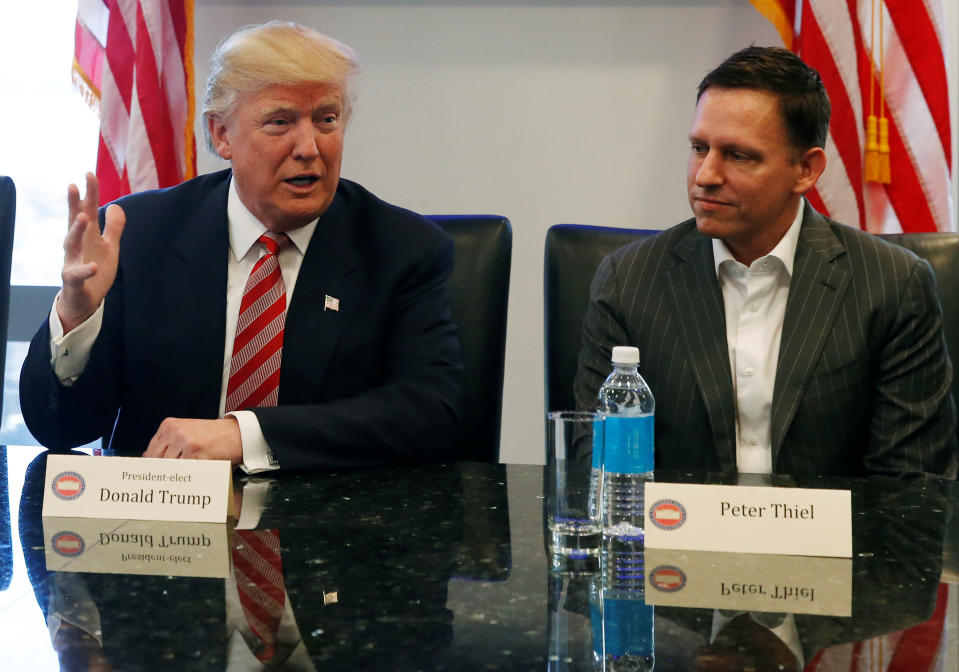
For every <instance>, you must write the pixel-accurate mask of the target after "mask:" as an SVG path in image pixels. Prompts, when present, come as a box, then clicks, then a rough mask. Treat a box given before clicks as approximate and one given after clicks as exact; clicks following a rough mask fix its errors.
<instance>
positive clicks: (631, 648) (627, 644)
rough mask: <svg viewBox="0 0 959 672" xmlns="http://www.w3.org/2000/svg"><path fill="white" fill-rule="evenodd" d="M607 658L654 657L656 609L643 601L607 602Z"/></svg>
mask: <svg viewBox="0 0 959 672" xmlns="http://www.w3.org/2000/svg"><path fill="white" fill-rule="evenodd" d="M603 629H604V630H605V635H606V637H605V643H606V655H607V656H615V657H617V658H618V657H620V656H624V655H626V654H630V655H633V656H650V655H652V653H653V608H652V607H651V606H650V605H648V604H646V603H645V602H644V601H643V600H642V598H639V599H632V600H629V599H626V600H623V599H610V598H606V599H604V600H603Z"/></svg>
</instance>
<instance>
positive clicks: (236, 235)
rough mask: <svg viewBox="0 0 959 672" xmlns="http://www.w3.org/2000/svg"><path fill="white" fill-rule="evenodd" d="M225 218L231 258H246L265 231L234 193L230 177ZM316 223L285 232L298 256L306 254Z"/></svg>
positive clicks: (234, 188) (315, 221) (234, 184)
mask: <svg viewBox="0 0 959 672" xmlns="http://www.w3.org/2000/svg"><path fill="white" fill-rule="evenodd" d="M226 218H227V222H228V226H229V229H230V248H231V249H232V250H233V258H234V259H237V260H240V259H242V258H243V257H245V256H246V254H247V252H249V251H250V248H251V247H253V246H254V245H255V244H256V241H257V239H259V237H260V236H262V235H263V234H264V233H266V231H267V229H266V227H265V226H263V224H261V223H260V220H258V219H257V218H256V217H255V216H254V215H253V213H252V212H250V211H249V210H248V209H247V207H246V206H245V205H243V201H241V200H240V195H239V194H238V193H236V181H235V180H234V179H233V177H232V176H231V177H230V192H229V195H228V196H227V199H226ZM318 221H320V220H319V219H314V220H313V221H312V222H310V223H309V224H307V225H306V226H301V227H300V228H298V229H293V230H292V231H287V232H286V235H287V237H288V238H289V239H290V240H291V241H292V242H293V245H294V246H295V247H296V249H297V250H299V252H300V254H306V247H307V245H309V244H310V238H312V237H313V231H315V230H316V223H317V222H318Z"/></svg>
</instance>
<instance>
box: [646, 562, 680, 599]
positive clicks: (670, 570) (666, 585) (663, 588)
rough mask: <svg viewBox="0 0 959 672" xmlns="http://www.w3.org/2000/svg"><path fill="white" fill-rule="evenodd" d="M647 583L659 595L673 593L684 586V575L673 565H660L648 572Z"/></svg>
mask: <svg viewBox="0 0 959 672" xmlns="http://www.w3.org/2000/svg"><path fill="white" fill-rule="evenodd" d="M649 582H650V583H651V584H652V586H653V588H655V589H656V590H658V591H659V592H661V593H675V592H676V591H678V590H682V589H683V587H684V586H685V585H686V573H685V572H683V570H681V569H680V568H679V567H674V566H673V565H660V566H659V567H657V568H656V569H654V570H653V571H652V572H650V574H649Z"/></svg>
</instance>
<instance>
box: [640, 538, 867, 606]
mask: <svg viewBox="0 0 959 672" xmlns="http://www.w3.org/2000/svg"><path fill="white" fill-rule="evenodd" d="M645 561H646V603H647V604H657V605H666V606H673V607H699V608H705V609H732V610H736V611H776V612H783V613H790V614H816V615H821V616H851V615H852V560H851V559H849V558H810V557H802V556H795V555H768V554H765V553H763V554H755V553H715V552H712V551H705V552H704V551H675V550H669V549H659V548H655V549H654V548H651V549H649V550H647V551H646V558H645Z"/></svg>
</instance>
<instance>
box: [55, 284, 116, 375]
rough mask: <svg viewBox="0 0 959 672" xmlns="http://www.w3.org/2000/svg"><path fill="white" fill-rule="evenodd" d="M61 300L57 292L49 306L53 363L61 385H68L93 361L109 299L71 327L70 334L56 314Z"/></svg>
mask: <svg viewBox="0 0 959 672" xmlns="http://www.w3.org/2000/svg"><path fill="white" fill-rule="evenodd" d="M59 300H60V294H59V293H58V294H57V298H56V299H54V300H53V307H52V308H51V309H50V318H49V324H50V366H51V367H52V368H53V372H54V374H56V376H57V378H58V379H59V380H60V384H61V385H66V386H67V387H69V386H71V385H73V383H75V382H76V380H77V378H79V377H80V374H82V373H83V370H84V369H85V368H86V366H87V362H88V361H90V351H91V350H92V349H93V344H94V343H95V342H96V340H97V336H99V335H100V329H101V328H102V326H103V305H104V304H105V303H106V300H103V301H101V302H100V306H99V307H98V308H97V309H96V311H94V313H93V315H91V316H90V317H88V318H87V319H86V320H85V321H84V322H82V323H80V324H79V325H78V326H77V327H76V328H75V329H73V330H71V331H70V333H69V334H64V333H63V324H61V322H60V316H59V315H57V301H59Z"/></svg>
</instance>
